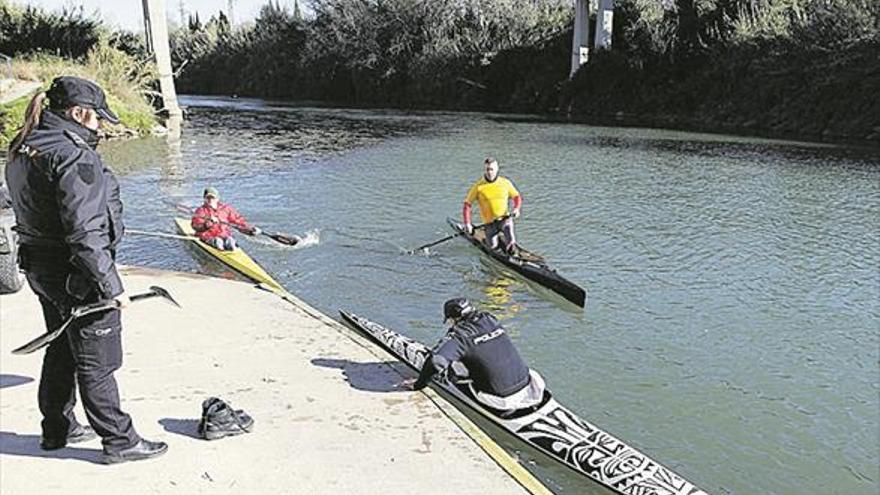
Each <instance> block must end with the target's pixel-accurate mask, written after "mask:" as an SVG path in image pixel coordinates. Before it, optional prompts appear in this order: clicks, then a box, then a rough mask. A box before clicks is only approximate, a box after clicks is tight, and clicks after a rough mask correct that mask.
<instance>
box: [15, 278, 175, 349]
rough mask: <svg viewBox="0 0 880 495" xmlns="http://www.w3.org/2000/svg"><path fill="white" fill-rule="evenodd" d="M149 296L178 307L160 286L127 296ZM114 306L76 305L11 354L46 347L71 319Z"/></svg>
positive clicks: (137, 298)
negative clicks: (60, 320)
mask: <svg viewBox="0 0 880 495" xmlns="http://www.w3.org/2000/svg"><path fill="white" fill-rule="evenodd" d="M151 297H161V298H162V299H165V300H167V301H168V302H170V303H171V304H173V305H175V306H177V307H178V308H179V307H180V304H178V303H177V301H175V300H174V298H173V297H171V294H170V293H169V292H168V291H167V290H165V289H163V288H162V287H159V286H156V285H154V286H152V287H150V290H149V292H144V293H143V294H135V295H133V296H131V297H129V300H130V301H131V302H137V301H142V300H144V299H149V298H151ZM116 308H119V303H118V302H117V301H116V300H115V299H109V300H106V301H98V302H96V303H92V304H86V305H84V306H77V307H75V308H73V310H72V311H71V312H70V316H69V317H68V318H67V320H66V321H65V322H64V323H63V324H62V325H61V326H60V327H58V328H57V329H55V330H52V331H51V332H46V333H44V334H43V335H40V336H39V337H37V338H35V339H34V340H31V341H30V342H28V343H27V344H25V345H23V346H21V347H17V348H15V349H13V350H12V353H13V354H30V353H32V352H34V351H37V350H39V349H42V348H43V347H46V346H47V345H49V344H50V343H52V341H53V340H55V339H56V338H58V336H59V335H61V332H63V331H64V330H65V329H66V328H67V327H68V326H69V325H70V324H71V323H73V320H76V319H77V318H80V317H83V316H85V315H90V314H93V313H100V312H102V311H107V310H110V309H116Z"/></svg>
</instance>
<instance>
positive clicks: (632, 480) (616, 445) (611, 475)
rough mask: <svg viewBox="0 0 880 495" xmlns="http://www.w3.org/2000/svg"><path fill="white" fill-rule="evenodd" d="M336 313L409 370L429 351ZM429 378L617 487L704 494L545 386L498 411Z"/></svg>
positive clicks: (644, 492)
mask: <svg viewBox="0 0 880 495" xmlns="http://www.w3.org/2000/svg"><path fill="white" fill-rule="evenodd" d="M339 313H340V314H341V315H342V318H343V320H344V321H345V322H346V323H347V324H348V325H349V326H351V327H352V328H354V329H355V330H357V331H359V332H360V333H362V334H363V335H364V336H366V337H367V338H369V339H370V340H372V341H373V342H375V343H376V344H378V345H379V346H380V347H382V348H383V349H384V350H386V351H388V352H390V353H391V354H392V355H394V357H396V358H397V359H399V360H400V361H402V362H404V363H405V364H408V365H409V366H410V367H411V368H412V369H413V370H416V371H418V370H420V369H421V367H422V364H423V363H424V362H425V359H427V357H428V355H429V354H430V349H429V348H428V347H427V346H425V345H424V344H422V343H421V342H418V341H415V340H412V339H410V338H409V337H406V336H404V335H401V334H399V333H397V332H395V331H394V330H391V329H389V328H386V327H384V326H382V325H380V324H378V323H376V322H373V321H370V320H368V319H366V318H362V317H360V316H357V315H355V314H352V313H348V312H346V311H342V310H340V311H339ZM432 383H433V384H434V385H435V386H437V387H439V388H440V389H442V390H443V391H445V392H447V393H449V394H450V395H452V396H453V397H455V398H456V399H458V400H459V401H461V402H462V403H463V404H465V405H466V406H467V407H468V408H470V409H472V410H473V411H474V412H476V413H478V414H479V415H481V416H482V417H484V418H486V419H488V420H490V421H492V422H493V423H495V424H497V425H498V426H500V427H501V428H502V429H504V430H505V431H507V432H508V433H510V434H511V435H513V436H514V437H516V438H517V439H519V440H521V441H523V442H525V443H527V444H529V445H531V446H532V447H534V448H535V449H537V450H539V451H540V452H542V453H544V454H546V455H547V456H548V457H550V458H551V459H553V460H554V461H557V462H559V463H561V464H562V465H564V466H566V467H567V468H569V469H571V470H572V471H574V472H575V473H577V474H579V475H582V476H585V477H587V478H589V479H591V480H593V481H595V482H598V483H601V484H602V485H604V486H605V487H607V488H610V489H611V490H613V491H614V492H616V493H619V494H624V495H632V494H638V495H707V493H706V492H705V491H703V490H701V489H700V488H697V487H696V486H694V485H693V484H692V483H690V482H689V481H687V480H685V479H684V478H682V477H681V476H679V475H678V474H676V473H675V472H673V471H672V470H671V469H669V468H667V467H665V466H662V465H661V464H660V463H658V462H657V461H655V460H653V459H651V458H650V457H648V456H647V455H645V454H643V453H642V452H639V451H638V450H636V449H635V448H633V447H631V446H629V445H627V444H625V443H624V442H623V441H621V440H620V439H618V438H616V437H614V436H613V435H611V434H610V433H608V432H606V431H603V430H602V429H600V428H599V427H597V426H595V425H593V424H592V423H590V422H588V421H586V420H584V419H581V418H579V417H578V416H577V415H576V414H575V413H573V412H572V411H570V410H569V409H567V408H566V407H565V406H563V405H562V404H560V403H558V402H556V399H554V398H553V395H552V394H551V393H550V391H549V389H547V390H545V392H544V399H543V401H542V402H541V404H540V405H538V406H536V408H528V409H527V410H523V411H514V412H513V413H512V414H511V415H509V416H505V417H500V416H498V415H497V414H495V413H493V412H490V411H489V410H488V409H486V408H485V407H483V406H481V405H480V403H479V402H477V400H476V399H475V398H474V396H473V392H472V391H471V389H470V387H469V386H468V385H463V384H456V383H453V382H451V381H450V380H449V379H448V378H447V377H446V376H443V375H435V377H434V378H433V382H432Z"/></svg>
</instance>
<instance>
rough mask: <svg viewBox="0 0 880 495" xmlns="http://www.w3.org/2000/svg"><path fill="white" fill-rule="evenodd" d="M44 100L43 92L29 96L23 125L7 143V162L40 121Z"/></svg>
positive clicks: (44, 94)
mask: <svg viewBox="0 0 880 495" xmlns="http://www.w3.org/2000/svg"><path fill="white" fill-rule="evenodd" d="M45 100H46V93H45V92H40V93H37V94H35V95H34V97H33V98H31V102H30V103H28V106H27V110H25V112H24V125H22V126H21V129H20V130H19V131H18V134H16V135H15V137H14V138H12V142H11V143H9V150H7V152H6V161H7V163H8V162H10V161H12V157H13V156H15V152H16V151H18V148H19V146H21V143H23V142H24V140H25V139H27V137H28V136H29V135H30V133H31V131H33V130H34V128H35V127H37V125H38V124H39V123H40V118H41V117H42V116H43V101H45Z"/></svg>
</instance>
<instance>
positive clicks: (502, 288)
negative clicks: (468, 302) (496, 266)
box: [479, 274, 522, 320]
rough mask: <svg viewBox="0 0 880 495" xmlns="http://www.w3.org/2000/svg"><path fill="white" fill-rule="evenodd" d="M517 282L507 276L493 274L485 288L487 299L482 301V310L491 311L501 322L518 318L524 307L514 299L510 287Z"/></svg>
mask: <svg viewBox="0 0 880 495" xmlns="http://www.w3.org/2000/svg"><path fill="white" fill-rule="evenodd" d="M514 284H516V281H515V280H514V279H513V278H511V277H509V276H506V275H497V274H493V276H490V277H488V278H487V280H486V282H485V285H484V287H483V293H484V294H485V298H483V299H482V300H481V301H480V305H479V306H480V308H481V309H483V310H484V311H489V312H491V313H492V314H494V315H495V317H497V318H498V319H499V320H507V319H510V318H513V317H514V316H516V314H517V313H518V312H519V311H520V310H521V309H522V305H521V304H519V303H517V302H516V301H515V300H514V299H513V295H512V294H511V291H510V286H511V285H514Z"/></svg>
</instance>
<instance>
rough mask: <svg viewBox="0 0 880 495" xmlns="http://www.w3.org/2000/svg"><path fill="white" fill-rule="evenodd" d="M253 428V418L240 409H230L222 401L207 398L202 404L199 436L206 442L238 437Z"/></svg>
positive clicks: (227, 404) (230, 407) (229, 406)
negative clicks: (232, 436) (233, 436)
mask: <svg viewBox="0 0 880 495" xmlns="http://www.w3.org/2000/svg"><path fill="white" fill-rule="evenodd" d="M253 427H254V419H253V418H251V417H250V416H249V415H248V414H247V413H246V412H244V411H243V410H241V409H232V406H231V405H229V403H228V402H226V401H224V400H223V399H219V398H217V397H209V398H207V399H205V401H204V402H202V419H201V421H199V435H201V437H202V438H204V439H206V440H216V439H218V438H223V437H226V436H230V435H240V434H242V433H247V432H250V431H251V430H253Z"/></svg>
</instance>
